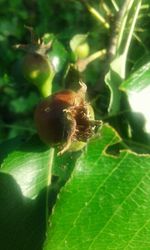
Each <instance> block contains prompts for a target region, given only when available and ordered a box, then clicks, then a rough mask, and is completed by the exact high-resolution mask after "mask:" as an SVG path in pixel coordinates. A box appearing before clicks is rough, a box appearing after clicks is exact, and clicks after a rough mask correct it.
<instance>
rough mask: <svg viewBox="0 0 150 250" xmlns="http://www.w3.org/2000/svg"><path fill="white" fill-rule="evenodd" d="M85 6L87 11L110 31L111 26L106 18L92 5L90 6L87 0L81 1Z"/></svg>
mask: <svg viewBox="0 0 150 250" xmlns="http://www.w3.org/2000/svg"><path fill="white" fill-rule="evenodd" d="M80 1H81V2H82V3H83V5H84V6H85V7H86V9H87V10H88V11H89V12H90V13H91V14H92V15H93V16H94V17H95V18H96V19H97V20H98V21H99V22H100V23H101V24H102V25H103V26H104V28H105V29H109V28H110V25H109V23H108V22H107V21H106V20H105V18H104V17H103V16H102V15H101V14H100V13H99V12H98V11H97V10H96V9H95V8H93V7H92V6H91V5H90V4H88V3H87V2H86V1H85V0H80Z"/></svg>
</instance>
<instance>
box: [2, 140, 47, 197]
mask: <svg viewBox="0 0 150 250" xmlns="http://www.w3.org/2000/svg"><path fill="white" fill-rule="evenodd" d="M50 159H51V151H50V149H49V148H48V147H46V146H45V145H43V144H42V143H41V142H40V140H39V139H38V138H36V137H35V138H32V139H31V140H30V141H29V142H27V143H26V144H24V145H23V146H22V147H20V148H19V149H18V150H16V151H14V152H12V153H10V154H9V155H8V157H7V158H5V160H4V162H3V163H2V166H1V172H3V173H8V174H10V175H12V176H13V177H14V179H15V180H16V182H17V183H18V185H19V186H20V188H21V191H22V193H23V195H24V196H26V197H28V198H35V197H36V196H37V195H38V194H39V192H40V191H41V190H42V189H43V188H44V187H46V186H47V180H48V168H49V162H50Z"/></svg>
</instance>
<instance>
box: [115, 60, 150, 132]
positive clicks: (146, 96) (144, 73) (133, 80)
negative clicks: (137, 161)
mask: <svg viewBox="0 0 150 250" xmlns="http://www.w3.org/2000/svg"><path fill="white" fill-rule="evenodd" d="M149 83H150V62H149V63H147V64H145V65H143V67H141V68H140V69H138V70H137V71H135V72H134V73H133V74H132V75H131V76H130V77H129V78H128V79H127V80H126V81H124V82H123V83H122V84H121V86H120V89H121V90H123V91H124V92H125V93H126V94H127V97H128V101H129V104H130V107H131V110H132V111H133V112H136V113H141V114H142V116H143V117H144V123H145V124H144V131H145V132H147V133H150V112H149V107H150V84H149ZM142 119H143V118H142Z"/></svg>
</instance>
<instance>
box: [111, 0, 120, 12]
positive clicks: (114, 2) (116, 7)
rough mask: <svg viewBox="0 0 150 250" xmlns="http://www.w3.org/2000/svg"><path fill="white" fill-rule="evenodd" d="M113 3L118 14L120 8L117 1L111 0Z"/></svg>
mask: <svg viewBox="0 0 150 250" xmlns="http://www.w3.org/2000/svg"><path fill="white" fill-rule="evenodd" d="M111 2H112V5H113V6H114V8H115V10H116V11H117V12H118V11H119V7H118V5H117V3H116V1H115V0H111Z"/></svg>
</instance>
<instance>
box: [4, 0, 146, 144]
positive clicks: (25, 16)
mask: <svg viewBox="0 0 150 250" xmlns="http://www.w3.org/2000/svg"><path fill="white" fill-rule="evenodd" d="M112 2H113V1H112ZM112 2H111V1H108V0H106V1H98V0H95V1H90V0H89V1H86V3H88V4H91V6H92V7H94V8H95V9H96V10H98V11H99V12H100V13H101V14H102V15H103V16H104V17H105V20H106V21H107V22H108V23H109V25H110V29H109V30H107V29H105V27H104V26H103V25H100V23H99V22H98V21H97V20H96V18H95V17H94V16H93V15H92V14H91V13H90V12H89V11H88V10H87V8H86V5H85V1H79V0H63V1H59V0H39V1H35V0H30V1H27V0H24V1H21V0H14V1H6V0H1V1H0V16H1V19H0V58H1V64H0V96H1V98H0V114H1V116H0V141H3V140H6V139H9V138H12V137H15V136H17V135H20V134H26V135H27V136H30V135H32V134H33V133H34V132H35V127H34V122H33V112H34V109H35V106H36V104H37V103H38V102H39V100H40V96H39V93H38V91H37V89H36V88H35V87H34V86H30V84H29V83H28V82H27V81H26V80H25V79H24V77H23V75H22V72H21V58H22V56H23V55H24V52H22V51H19V50H18V51H16V50H15V49H14V48H13V46H14V45H15V44H19V43H21V44H27V43H30V39H31V38H30V33H29V31H28V30H27V29H26V28H24V26H25V25H27V26H31V27H33V29H34V31H35V33H36V36H37V37H43V36H44V35H45V34H47V33H48V34H51V35H52V36H53V37H54V40H55V43H54V46H53V47H52V51H50V53H49V57H50V59H51V60H52V59H53V58H54V56H55V55H59V56H60V58H61V59H60V60H61V63H60V64H59V66H58V68H59V69H58V71H57V70H56V71H57V72H56V75H55V79H54V86H53V91H56V90H58V89H61V88H63V87H64V85H63V80H64V79H63V77H64V74H65V73H66V69H67V65H68V62H71V61H72V52H71V48H70V46H69V43H70V40H71V39H72V37H73V36H74V35H76V34H88V37H87V41H88V43H89V46H90V53H91V54H92V53H94V52H96V51H99V50H101V49H107V48H108V47H109V44H110V38H111V35H112V33H113V23H114V20H115V17H116V10H115V6H113V4H112ZM116 3H117V5H118V8H120V6H121V5H122V1H121V0H120V1H119V0H118V1H117V2H116ZM103 4H106V5H107V7H108V9H107V10H106V9H105V8H104V5H103ZM148 4H149V3H148V1H147V0H145V1H143V8H142V9H141V12H140V15H139V17H138V21H137V25H136V29H135V32H134V36H133V39H132V46H131V49H130V51H129V57H128V64H127V76H128V74H129V73H130V72H131V71H132V69H136V67H137V65H138V67H139V66H141V65H142V64H143V62H147V61H148V60H149V54H150V53H149V51H150V46H149V36H150V35H149V32H148V29H149V23H150V20H149V5H148ZM133 48H134V49H133ZM107 63H108V61H107V58H104V59H103V60H95V61H93V62H92V63H91V64H89V65H88V66H87V68H86V70H85V71H84V72H82V78H83V80H85V82H86V84H87V85H88V95H89V97H90V99H91V100H92V103H93V105H94V108H95V110H96V111H97V117H101V115H103V116H107V108H108V104H109V97H110V94H109V91H108V89H107V88H106V87H105V85H104V75H105V73H106V69H107V67H108V65H107Z"/></svg>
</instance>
